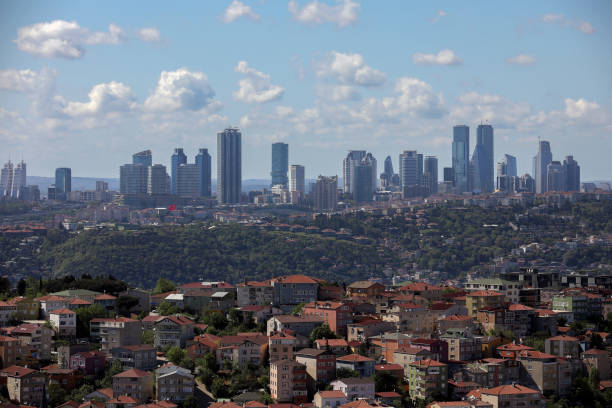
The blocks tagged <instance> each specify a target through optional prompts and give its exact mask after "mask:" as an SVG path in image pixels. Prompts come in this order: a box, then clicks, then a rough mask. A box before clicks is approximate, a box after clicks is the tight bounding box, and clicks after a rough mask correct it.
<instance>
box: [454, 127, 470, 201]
mask: <svg viewBox="0 0 612 408" xmlns="http://www.w3.org/2000/svg"><path fill="white" fill-rule="evenodd" d="M469 166H470V128H469V127H467V126H466V125H457V126H455V127H453V171H454V173H455V187H456V188H457V190H458V191H459V192H460V193H463V192H466V191H469V182H468V178H469Z"/></svg>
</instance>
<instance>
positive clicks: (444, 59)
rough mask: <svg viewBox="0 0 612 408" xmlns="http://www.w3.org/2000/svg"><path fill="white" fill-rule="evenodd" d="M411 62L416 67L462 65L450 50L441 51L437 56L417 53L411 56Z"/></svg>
mask: <svg viewBox="0 0 612 408" xmlns="http://www.w3.org/2000/svg"><path fill="white" fill-rule="evenodd" d="M412 62H414V63H415V64H417V65H461V64H462V63H463V61H461V59H460V58H459V57H457V56H456V55H455V53H454V52H453V50H450V49H444V50H441V51H440V52H438V53H437V54H423V53H420V52H417V53H416V54H413V55H412Z"/></svg>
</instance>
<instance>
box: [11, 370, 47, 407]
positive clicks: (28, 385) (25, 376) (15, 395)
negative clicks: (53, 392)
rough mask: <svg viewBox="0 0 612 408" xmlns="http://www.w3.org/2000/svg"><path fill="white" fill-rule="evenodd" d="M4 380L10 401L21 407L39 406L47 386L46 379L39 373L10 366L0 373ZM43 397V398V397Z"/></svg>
mask: <svg viewBox="0 0 612 408" xmlns="http://www.w3.org/2000/svg"><path fill="white" fill-rule="evenodd" d="M0 377H4V378H6V388H7V390H8V397H9V399H10V400H11V401H16V402H18V403H19V404H21V405H30V406H40V404H41V401H42V400H43V398H46V396H44V393H45V388H46V385H47V377H46V376H45V375H44V374H42V373H41V372H40V371H36V370H32V369H31V368H25V367H20V366H11V367H7V368H4V369H2V370H1V371H0ZM43 396H44V397H43Z"/></svg>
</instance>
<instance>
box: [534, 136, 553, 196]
mask: <svg viewBox="0 0 612 408" xmlns="http://www.w3.org/2000/svg"><path fill="white" fill-rule="evenodd" d="M551 161H552V152H551V150H550V143H549V142H548V141H546V140H541V141H540V143H539V144H538V154H537V155H536V156H535V158H534V174H535V182H536V193H537V194H542V193H545V192H547V191H548V174H547V168H548V165H549V164H550V162H551Z"/></svg>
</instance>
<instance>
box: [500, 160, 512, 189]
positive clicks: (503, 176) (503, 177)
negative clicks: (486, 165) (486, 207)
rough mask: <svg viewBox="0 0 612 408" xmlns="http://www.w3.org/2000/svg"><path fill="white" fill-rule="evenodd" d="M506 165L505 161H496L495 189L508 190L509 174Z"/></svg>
mask: <svg viewBox="0 0 612 408" xmlns="http://www.w3.org/2000/svg"><path fill="white" fill-rule="evenodd" d="M507 172H508V166H507V164H506V162H505V161H503V160H502V161H500V162H498V163H497V190H499V191H509V190H510V180H511V176H509V175H508V174H507Z"/></svg>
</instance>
